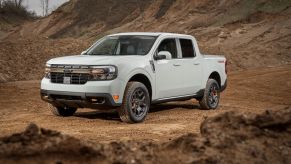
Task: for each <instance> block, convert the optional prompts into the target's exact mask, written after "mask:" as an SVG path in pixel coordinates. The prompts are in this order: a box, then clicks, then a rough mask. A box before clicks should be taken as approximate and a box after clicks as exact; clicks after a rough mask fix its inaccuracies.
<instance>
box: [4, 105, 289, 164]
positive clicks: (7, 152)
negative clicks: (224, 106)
mask: <svg viewBox="0 0 291 164" xmlns="http://www.w3.org/2000/svg"><path fill="white" fill-rule="evenodd" d="M200 129H201V134H199V135H197V134H192V133H189V134H186V135H183V136H181V137H178V138H177V139H174V140H172V141H168V142H164V143H153V142H134V141H126V142H111V143H109V144H100V143H98V144H92V143H90V144H89V143H86V142H83V141H81V140H79V139H76V138H74V137H70V136H68V135H63V134H61V133H59V132H57V131H52V130H47V129H43V128H39V127H38V126H37V125H35V124H30V125H29V126H28V127H27V128H26V130H25V131H24V132H21V133H16V134H13V135H11V136H8V137H2V138H0V161H2V162H5V163H6V162H13V163H14V162H15V163H18V162H21V163H22V162H31V161H33V162H36V163H37V162H40V161H41V162H42V163H52V162H56V163H60V162H65V163H66V162H71V161H73V162H82V161H83V162H84V160H86V163H95V162H97V161H98V162H99V163H270V164H271V163H272V164H273V163H290V162H291V156H290V153H291V137H290V135H291V108H290V107H289V108H285V109H282V110H277V111H272V110H266V111H265V112H263V113H260V114H251V113H247V114H246V113H238V112H226V113H223V114H219V115H216V116H214V117H210V118H207V119H206V120H205V121H203V122H202V124H201V126H200Z"/></svg>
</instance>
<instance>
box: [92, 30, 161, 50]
mask: <svg viewBox="0 0 291 164" xmlns="http://www.w3.org/2000/svg"><path fill="white" fill-rule="evenodd" d="M156 38H157V37H155V36H136V35H135V36H125V35H123V36H108V37H105V39H103V40H101V41H100V42H99V43H98V44H96V45H95V46H93V47H92V48H90V49H89V50H88V52H87V53H86V54H87V55H146V54H147V53H148V52H149V51H150V50H151V48H152V46H153V44H154V42H155V40H156Z"/></svg>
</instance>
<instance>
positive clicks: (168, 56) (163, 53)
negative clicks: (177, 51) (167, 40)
mask: <svg viewBox="0 0 291 164" xmlns="http://www.w3.org/2000/svg"><path fill="white" fill-rule="evenodd" d="M164 59H166V60H171V59H172V55H171V53H170V52H169V51H161V52H159V53H158V55H156V56H155V60H164Z"/></svg>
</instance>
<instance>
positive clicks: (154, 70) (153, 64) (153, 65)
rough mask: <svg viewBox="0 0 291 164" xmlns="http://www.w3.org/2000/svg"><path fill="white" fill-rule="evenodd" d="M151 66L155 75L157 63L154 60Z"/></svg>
mask: <svg viewBox="0 0 291 164" xmlns="http://www.w3.org/2000/svg"><path fill="white" fill-rule="evenodd" d="M150 64H151V67H152V70H153V73H156V67H155V63H154V61H153V60H150Z"/></svg>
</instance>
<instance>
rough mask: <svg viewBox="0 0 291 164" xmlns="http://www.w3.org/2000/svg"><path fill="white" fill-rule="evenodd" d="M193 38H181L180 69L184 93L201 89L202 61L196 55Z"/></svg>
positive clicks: (191, 93) (192, 92) (179, 43)
mask: <svg viewBox="0 0 291 164" xmlns="http://www.w3.org/2000/svg"><path fill="white" fill-rule="evenodd" d="M193 45H194V44H193V41H192V39H185V38H179V39H178V52H179V54H181V56H180V57H179V58H180V59H179V61H180V65H181V68H182V69H180V70H179V71H180V72H179V74H180V77H181V79H180V80H181V81H180V85H182V86H181V92H182V93H183V95H193V94H195V93H197V92H198V91H199V90H200V89H201V84H202V74H203V72H202V71H203V70H202V63H201V58H199V57H198V56H197V55H196V51H195V49H194V46H193Z"/></svg>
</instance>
